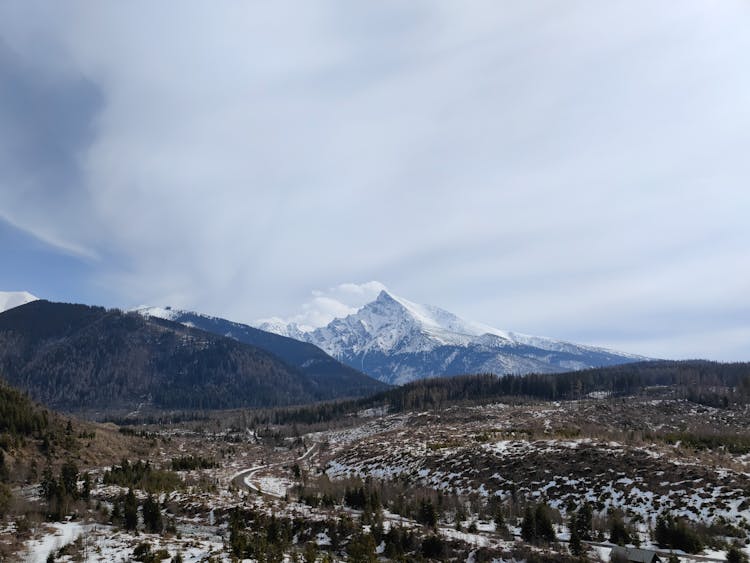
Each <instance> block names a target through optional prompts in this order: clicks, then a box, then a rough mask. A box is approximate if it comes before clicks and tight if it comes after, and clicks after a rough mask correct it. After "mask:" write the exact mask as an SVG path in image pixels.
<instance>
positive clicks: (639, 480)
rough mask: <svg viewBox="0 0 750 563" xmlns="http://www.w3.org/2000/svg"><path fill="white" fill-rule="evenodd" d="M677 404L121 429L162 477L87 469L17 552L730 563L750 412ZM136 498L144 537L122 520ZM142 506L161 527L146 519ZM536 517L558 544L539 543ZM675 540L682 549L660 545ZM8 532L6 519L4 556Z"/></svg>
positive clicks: (589, 401)
mask: <svg viewBox="0 0 750 563" xmlns="http://www.w3.org/2000/svg"><path fill="white" fill-rule="evenodd" d="M676 395H677V394H676V393H675V392H674V389H670V388H661V389H652V390H650V391H649V392H648V393H646V394H639V395H634V396H620V397H613V396H608V395H606V394H596V393H594V394H592V396H590V397H585V398H582V399H580V400H568V401H536V400H525V399H521V398H516V399H513V400H508V401H503V402H493V403H488V404H481V405H480V404H471V403H469V404H455V405H453V406H449V407H447V408H441V409H427V410H423V409H416V410H405V411H402V412H390V413H389V412H386V409H384V408H380V409H378V408H369V409H361V410H359V411H353V412H349V413H348V414H346V415H344V416H341V417H337V418H336V419H335V420H331V421H328V422H316V423H310V424H305V423H299V422H288V423H283V424H274V423H272V422H270V420H271V419H272V418H273V416H276V417H278V418H284V417H285V416H289V415H290V412H289V411H286V412H276V413H275V414H272V413H273V411H268V413H266V414H265V415H259V414H258V413H257V412H255V413H254V412H253V411H244V410H239V411H226V412H222V413H214V414H211V415H209V416H208V417H206V418H205V419H203V420H195V421H192V422H185V423H181V424H178V425H159V426H154V425H146V426H142V425H139V426H135V427H130V426H128V427H123V428H122V430H121V434H122V436H123V437H129V438H132V439H137V440H140V441H141V442H142V443H144V444H147V447H148V453H147V454H145V455H144V457H143V458H141V459H144V460H145V459H147V460H148V463H149V466H150V467H151V468H153V470H154V471H157V470H158V471H163V472H164V475H162V476H161V477H159V479H156V478H155V477H153V476H152V478H150V480H149V478H146V479H141V480H140V481H135V480H133V481H130V482H127V481H121V482H119V483H118V484H115V483H113V482H112V479H111V478H108V477H107V472H108V470H109V471H110V472H112V469H111V468H112V466H109V467H104V466H102V467H93V468H91V469H90V470H89V475H90V476H91V480H92V486H91V490H90V497H89V499H88V500H87V501H86V502H85V503H83V502H82V501H79V502H78V504H77V505H76V509H75V510H74V511H73V512H72V516H71V515H68V517H67V518H63V519H62V520H61V523H60V524H44V523H43V522H34V523H33V524H32V525H30V526H28V528H29V529H28V530H26V531H25V532H24V533H25V534H26V538H27V539H25V540H24V541H23V543H22V544H18V543H16V544H15V546H16V547H18V548H19V551H17V552H14V554H13V555H12V557H17V558H18V559H19V560H28V561H32V560H35V561H36V560H38V561H46V560H48V559H47V557H48V556H49V555H50V553H52V555H53V557H54V558H53V559H52V560H55V561H76V560H84V561H128V560H132V559H136V560H141V561H156V560H159V558H162V560H164V559H165V558H171V559H170V560H171V561H179V560H182V561H234V560H251V561H256V560H257V561H293V560H298V561H301V560H304V561H315V560H317V561H344V560H347V561H375V560H377V559H381V560H414V561H417V560H451V561H512V560H517V561H520V560H526V561H567V560H569V561H574V560H581V559H588V560H592V561H596V560H602V561H607V560H610V558H611V557H610V556H611V551H612V548H613V545H615V544H616V543H623V544H629V545H631V546H632V545H639V546H640V547H642V548H644V549H653V550H655V551H658V552H659V553H660V554H661V557H662V559H663V560H666V559H668V557H669V553H670V552H671V551H674V553H676V554H677V557H678V560H680V561H723V560H726V557H727V550H728V549H730V548H731V547H732V546H733V545H735V544H736V545H738V546H740V548H741V550H740V552H739V553H740V555H741V554H742V553H743V552H745V553H747V551H748V550H747V547H746V542H748V540H749V539H750V500H749V497H750V476H749V475H748V471H749V468H748V465H749V464H750V443H749V442H748V434H747V428H748V427H749V426H750V410H749V409H748V407H747V405H744V404H735V405H729V406H727V407H722V408H719V407H714V406H707V405H704V404H698V403H694V402H690V401H687V400H685V399H684V398H681V397H679V396H676ZM264 419H265V420H264ZM701 437H702V438H707V437H713V439H714V442H713V443H711V442H709V441H706V440H703V441H701V440H699V439H698V438H701ZM691 439H692V440H691ZM144 462H145V461H144ZM129 463H130V465H131V466H132V465H133V464H134V463H139V462H138V460H137V459H131V460H130V461H129ZM113 466H114V467H121V466H122V464H121V463H120V464H118V463H117V462H116V463H114V464H113ZM173 469H174V471H173ZM166 475H171V476H170V477H169V478H167V477H166ZM160 481H161V482H163V483H168V485H166V486H162V485H160V484H158V483H159V482H160ZM130 488H132V489H133V491H134V495H135V497H136V499H137V502H138V504H139V505H140V509H139V510H140V511H139V519H138V521H137V523H136V525H135V529H127V527H126V525H125V524H124V523H123V516H122V513H123V510H124V508H122V507H123V506H124V505H123V503H124V502H125V501H124V500H123V499H124V498H125V497H126V496H127V493H128V490H129V489H130ZM24 490H25V491H28V490H29V489H28V488H26V489H24ZM149 498H153V500H154V502H156V503H157V504H158V512H159V515H160V522H161V524H160V529H159V531H158V532H156V531H149V529H148V524H147V523H146V517H145V510H146V508H145V506H144V505H145V504H146V503H147V502H148V500H147V499H149ZM28 502H30V503H32V504H33V503H34V502H39V503H43V502H44V500H43V499H42V498H39V497H38V494H37V496H36V497H34V496H33V495H32V496H30V497H29V499H28ZM118 506H119V507H121V509H120V510H118V509H117V508H115V507H118ZM530 513H531V514H532V515H537V516H538V518H542V519H544V521H545V522H546V521H548V522H549V526H551V530H552V536H551V537H548V538H545V537H543V535H541V534H542V532H541V531H539V532H538V534H537V532H533V533H531V535H529V531H528V528H529V524H528V518H529V514H530ZM581 514H584V515H586V514H588V516H584V517H581V516H579V515H581ZM27 519H29V520H33V516H28V517H27ZM19 521H21V522H22V521H23V520H17V521H16V524H15V527H17V526H18V522H19ZM581 521H583V524H581ZM49 526H51V527H49ZM540 526H541V524H540V523H539V522H537V528H540ZM576 526H578V528H580V529H578V530H577V532H575V533H574V534H573V535H576V534H578V537H577V538H576V539H574V538H571V534H572V533H573V527H576ZM665 530H667V531H665ZM675 530H677V531H675ZM669 533H673V537H674V538H678V539H674V540H673V541H675V542H683V543H681V544H679V545H680V548H677V547H676V546H672V547H673V548H672V549H670V548H669V547H668V546H667V545H665V543H664V542H665V538H668V537H671V536H669ZM14 534H18V530H17V529H14V524H13V523H8V524H6V528H5V533H4V538H5V542H6V543H5V545H6V546H7V545H8V542H9V539H8V538H9V537H12V536H13V535H14ZM680 534H682V535H680ZM686 538H687V539H686ZM55 542H57V543H55ZM691 542H692V543H691ZM66 543H67V545H63V544H66ZM574 544H575V545H576V546H579V547H574ZM579 544H580V545H579ZM52 547H54V549H51V548H52ZM686 548H687V551H695V553H693V554H689V553H686ZM4 549H7V547H4ZM24 550H25V551H24ZM572 551H577V552H578V555H575V554H574V553H572ZM6 553H7V551H6ZM149 557H151V559H149ZM612 560H614V558H612Z"/></svg>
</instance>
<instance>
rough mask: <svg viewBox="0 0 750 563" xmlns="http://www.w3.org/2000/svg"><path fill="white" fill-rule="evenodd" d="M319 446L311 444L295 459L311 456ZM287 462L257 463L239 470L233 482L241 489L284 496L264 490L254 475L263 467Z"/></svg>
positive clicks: (277, 496)
mask: <svg viewBox="0 0 750 563" xmlns="http://www.w3.org/2000/svg"><path fill="white" fill-rule="evenodd" d="M317 447H318V444H317V443H316V444H313V445H312V446H310V447H309V448H308V449H307V451H306V452H305V453H303V454H302V455H301V456H299V457H298V458H296V459H295V460H294V461H303V460H305V459H307V458H308V457H310V456H311V455H312V454H313V452H314V451H315V448H317ZM285 463H289V461H277V462H276V463H268V464H266V465H256V466H254V467H248V468H247V469H243V470H242V471H238V472H237V473H235V474H234V475H232V477H231V482H232V484H234V485H235V486H236V487H238V488H240V489H246V490H249V491H255V492H257V493H259V494H262V495H267V496H269V497H273V498H284V495H280V494H278V493H274V492H271V491H264V490H263V489H262V488H261V486H260V483H259V482H257V481H255V482H254V481H253V476H254V475H255V474H256V473H258V472H259V471H261V470H263V469H268V468H270V467H278V466H279V465H284V464H285Z"/></svg>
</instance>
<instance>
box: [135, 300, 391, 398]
mask: <svg viewBox="0 0 750 563" xmlns="http://www.w3.org/2000/svg"><path fill="white" fill-rule="evenodd" d="M135 311H136V312H137V313H139V314H140V315H142V316H146V317H156V318H162V319H166V320H169V321H172V322H176V323H180V324H183V325H185V326H188V327H193V328H197V329H199V330H203V331H206V332H210V333H212V334H216V335H219V336H225V337H228V338H232V339H234V340H237V341H239V342H243V343H245V344H250V345H252V346H256V347H258V348H260V349H262V350H265V351H267V352H270V353H271V354H273V355H275V356H276V357H278V358H280V359H281V360H282V361H284V362H285V363H287V364H289V365H292V366H294V367H296V368H297V369H299V370H301V371H302V372H303V373H305V374H306V375H307V376H308V377H310V378H311V379H313V381H315V382H316V383H317V384H318V385H319V386H320V387H321V389H329V390H331V391H333V389H336V390H337V395H336V396H335V397H334V396H333V395H332V396H331V397H326V398H340V397H341V396H343V395H346V394H347V393H348V394H349V395H350V396H361V395H366V394H368V393H375V392H378V391H383V390H385V389H386V388H387V385H384V384H383V383H382V382H380V381H378V380H376V379H373V378H371V377H369V376H367V375H366V374H364V373H362V372H360V371H358V370H356V369H354V368H353V367H351V366H348V365H346V364H343V363H341V362H339V361H338V360H336V359H335V358H333V357H331V356H330V355H329V354H327V353H326V352H325V351H324V350H322V349H321V348H319V347H318V346H316V345H315V344H312V343H309V342H305V341H302V340H299V339H294V338H291V337H288V336H284V335H279V334H276V333H273V332H268V331H264V330H261V329H258V328H255V327H252V326H250V325H246V324H242V323H239V322H235V321H230V320H227V319H224V318H221V317H215V316H211V315H205V314H202V313H198V312H195V311H186V310H181V309H173V308H172V307H140V308H138V309H136V310H135Z"/></svg>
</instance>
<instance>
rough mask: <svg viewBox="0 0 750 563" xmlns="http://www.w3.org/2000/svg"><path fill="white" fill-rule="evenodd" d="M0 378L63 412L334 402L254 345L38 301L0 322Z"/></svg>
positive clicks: (137, 317)
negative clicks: (149, 406)
mask: <svg viewBox="0 0 750 563" xmlns="http://www.w3.org/2000/svg"><path fill="white" fill-rule="evenodd" d="M0 370H2V372H3V373H4V374H5V377H6V379H7V380H8V381H9V382H10V383H11V384H12V385H15V386H17V387H19V388H21V389H23V390H25V391H27V392H28V393H29V394H30V395H31V397H32V398H33V399H35V400H37V401H40V402H42V403H44V404H46V405H48V406H50V407H53V408H55V409H60V410H65V411H82V410H86V411H87V412H91V411H97V410H101V411H105V410H106V411H107V412H109V413H113V412H117V411H127V410H132V409H136V408H138V406H139V405H142V404H147V405H153V406H154V407H156V408H181V409H216V408H228V407H239V406H243V407H257V406H273V405H288V404H295V403H305V402H312V401H315V400H317V399H320V398H322V397H326V398H328V397H330V389H321V388H320V386H319V385H318V384H316V382H314V381H312V380H310V379H309V378H308V377H306V376H305V375H304V374H303V373H302V372H300V371H299V370H298V369H296V368H294V367H292V366H289V365H287V364H285V363H284V362H282V361H281V360H279V359H278V358H276V357H275V356H273V355H271V354H269V353H267V352H265V351H263V350H261V349H259V348H256V347H253V346H249V345H246V344H242V343H240V342H236V341H235V340H232V339H229V338H224V337H221V336H216V335H212V334H208V333H206V332H202V331H199V330H195V329H191V328H188V327H185V326H183V325H180V324H177V323H172V322H169V321H164V320H160V319H144V318H143V317H141V316H140V315H138V314H127V313H122V312H121V311H117V310H105V309H103V308H100V307H88V306H83V305H69V304H61V303H49V302H46V301H35V302H33V303H29V304H27V305H24V306H21V307H17V308H15V309H11V310H9V311H6V312H5V313H3V314H2V315H0Z"/></svg>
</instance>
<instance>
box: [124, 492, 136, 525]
mask: <svg viewBox="0 0 750 563" xmlns="http://www.w3.org/2000/svg"><path fill="white" fill-rule="evenodd" d="M123 524H124V526H125V529H126V530H135V529H136V528H137V527H138V501H137V500H136V498H135V493H133V489H132V488H131V489H128V493H127V494H126V495H125V503H124V507H123Z"/></svg>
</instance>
